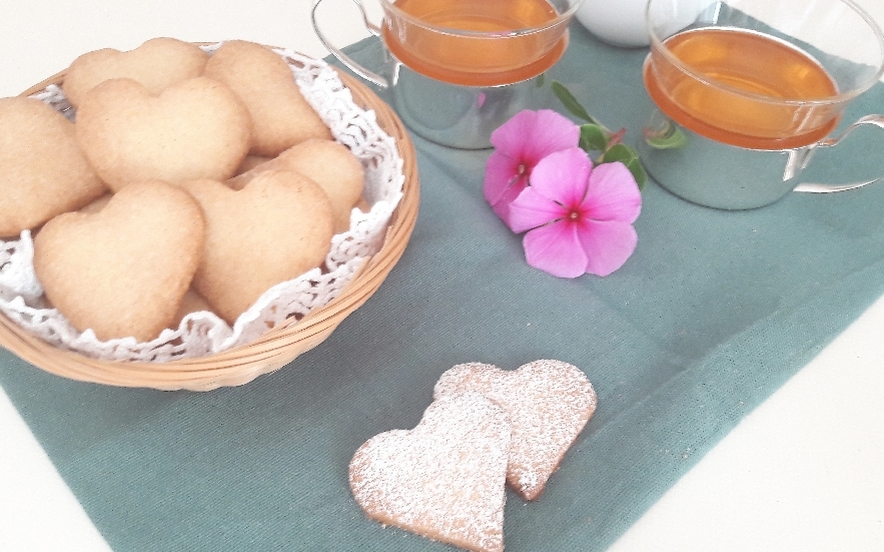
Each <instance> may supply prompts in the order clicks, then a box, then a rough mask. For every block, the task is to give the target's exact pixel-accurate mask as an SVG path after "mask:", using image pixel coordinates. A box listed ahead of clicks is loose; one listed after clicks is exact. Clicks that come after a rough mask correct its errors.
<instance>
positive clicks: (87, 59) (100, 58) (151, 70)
mask: <svg viewBox="0 0 884 552" xmlns="http://www.w3.org/2000/svg"><path fill="white" fill-rule="evenodd" d="M208 60H209V55H208V54H207V53H206V52H204V51H203V50H202V48H200V47H199V46H197V45H196V44H192V43H190V42H184V41H181V40H178V39H175V38H167V37H159V38H152V39H150V40H148V41H146V42H144V43H143V44H141V45H140V46H138V47H137V48H135V49H134V50H129V51H127V52H122V51H120V50H116V49H113V48H102V49H100V50H93V51H91V52H87V53H85V54H82V55H80V56H79V57H77V58H76V59H75V60H74V61H73V62H72V63H71V66H70V67H69V68H68V70H67V72H66V73H65V77H64V83H63V84H62V90H64V93H65V96H67V99H68V101H69V102H70V103H71V105H73V106H74V107H77V106H79V105H80V103H81V102H82V101H83V98H84V97H85V96H86V93H87V92H89V91H90V90H92V89H93V88H95V87H96V86H97V85H98V84H100V83H102V82H104V81H106V80H110V79H118V78H129V79H133V80H135V81H137V82H138V83H139V84H141V85H142V86H144V87H145V88H146V89H147V90H148V91H149V92H150V93H151V94H159V93H160V92H162V91H163V90H165V89H166V88H168V87H169V86H172V85H173V84H176V83H179V82H181V81H183V80H187V79H190V78H193V77H198V76H200V75H201V74H202V72H203V68H204V67H205V66H206V62H207V61H208Z"/></svg>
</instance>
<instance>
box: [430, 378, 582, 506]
mask: <svg viewBox="0 0 884 552" xmlns="http://www.w3.org/2000/svg"><path fill="white" fill-rule="evenodd" d="M468 390H469V391H475V392H478V393H482V394H483V395H485V396H486V397H488V398H489V399H491V400H492V401H494V402H495V403H497V404H498V405H500V407H501V408H503V409H504V410H505V411H506V412H507V414H508V415H509V419H510V423H511V424H512V429H513V434H512V441H511V443H510V452H509V467H508V468H507V482H508V483H509V484H510V486H511V487H512V488H513V489H514V490H515V491H516V492H518V493H519V494H520V495H522V496H523V497H524V498H526V499H528V500H533V499H535V498H537V497H538V496H539V495H540V493H541V492H542V491H543V488H544V486H545V485H546V482H547V480H548V479H549V477H550V475H552V473H553V472H554V471H555V470H556V469H557V468H558V466H559V463H560V462H561V460H562V458H563V457H564V456H565V453H566V452H567V451H568V448H570V446H571V444H572V443H573V442H574V440H575V439H576V438H577V435H578V434H579V433H580V432H581V431H582V430H583V427H584V426H585V425H586V423H587V422H588V421H589V419H590V418H591V417H592V415H593V413H594V412H595V408H596V394H595V391H594V390H593V388H592V385H591V384H590V382H589V379H587V377H586V375H585V374H584V373H583V372H582V371H581V370H580V369H578V368H577V367H575V366H573V365H571V364H568V363H566V362H561V361H558V360H537V361H534V362H530V363H528V364H525V365H524V366H522V367H520V368H519V369H517V370H501V369H500V368H498V367H496V366H493V365H490V364H481V363H468V364H459V365H457V366H454V367H453V368H451V369H449V370H447V371H446V372H445V373H443V374H442V376H441V377H440V378H439V381H437V382H436V387H435V389H434V391H433V396H434V397H435V398H436V399H438V398H440V397H443V396H446V395H448V394H452V393H462V392H464V391H468Z"/></svg>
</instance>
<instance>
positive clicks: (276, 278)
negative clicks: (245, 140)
mask: <svg viewBox="0 0 884 552" xmlns="http://www.w3.org/2000/svg"><path fill="white" fill-rule="evenodd" d="M183 186H184V188H185V189H186V190H187V191H189V192H190V193H191V194H193V196H194V197H195V198H196V199H197V201H199V203H200V205H201V206H202V208H203V211H204V212H205V214H206V220H207V222H208V225H207V226H208V237H207V239H206V247H205V253H204V255H203V261H202V263H201V264H200V268H199V270H198V271H197V274H196V277H195V278H194V286H195V287H196V289H197V291H199V292H200V294H202V295H203V296H204V297H205V298H206V299H207V300H208V301H209V303H211V305H212V306H213V307H214V310H215V312H217V313H218V315H219V316H221V317H222V318H224V319H225V320H226V321H227V322H228V323H230V324H233V323H234V322H235V321H236V319H237V318H238V317H239V315H240V314H242V313H243V312H244V311H245V310H247V309H248V308H249V307H250V306H252V304H253V303H254V302H255V301H256V300H257V299H258V298H259V297H260V296H261V295H262V294H263V293H264V292H265V291H267V290H268V289H270V288H271V287H272V286H274V285H276V284H279V283H282V282H284V281H287V280H291V279H293V278H295V277H297V276H300V275H301V274H303V273H304V272H307V271H308V270H310V269H312V268H316V267H319V266H321V265H322V264H323V263H324V262H325V256H326V255H327V254H328V251H329V249H330V248H331V238H332V235H333V232H332V214H331V204H330V203H329V201H328V198H327V197H326V195H325V192H323V191H322V189H321V188H320V187H319V186H317V185H316V184H314V183H313V182H312V181H310V180H309V179H307V178H305V177H303V176H301V175H299V174H297V173H293V172H288V171H265V172H263V173H261V175H259V176H257V177H256V178H255V179H254V180H252V181H251V182H249V183H248V184H247V185H246V187H245V188H243V189H242V190H238V191H237V190H233V189H231V188H230V187H228V186H226V185H225V184H223V183H221V182H217V181H212V180H197V181H193V182H188V183H185V184H184V185H183Z"/></svg>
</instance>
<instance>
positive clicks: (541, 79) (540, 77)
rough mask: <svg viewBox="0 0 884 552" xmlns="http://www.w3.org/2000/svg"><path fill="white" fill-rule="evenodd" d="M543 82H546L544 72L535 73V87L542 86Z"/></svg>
mask: <svg viewBox="0 0 884 552" xmlns="http://www.w3.org/2000/svg"><path fill="white" fill-rule="evenodd" d="M544 84H546V73H540V74H539V75H537V81H536V82H535V85H536V86H537V88H542V87H543V85H544Z"/></svg>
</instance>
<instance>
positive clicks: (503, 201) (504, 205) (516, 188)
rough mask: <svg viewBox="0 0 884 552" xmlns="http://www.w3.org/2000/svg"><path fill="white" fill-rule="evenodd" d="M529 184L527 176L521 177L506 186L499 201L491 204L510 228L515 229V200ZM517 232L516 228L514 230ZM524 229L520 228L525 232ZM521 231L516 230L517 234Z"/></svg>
mask: <svg viewBox="0 0 884 552" xmlns="http://www.w3.org/2000/svg"><path fill="white" fill-rule="evenodd" d="M527 185H528V180H527V179H525V178H519V179H518V180H516V181H515V182H513V184H512V185H511V186H509V187H508V188H506V190H505V191H504V194H503V195H502V196H501V197H500V199H499V200H498V201H497V203H495V204H493V205H492V206H491V209H492V210H493V211H494V213H495V214H496V215H497V216H498V217H499V218H500V219H501V220H502V221H503V222H504V223H505V224H506V225H507V226H508V227H509V228H510V230H513V223H512V207H513V205H512V204H513V201H515V199H516V198H518V196H519V195H520V194H521V193H522V191H524V190H525V189H526V188H525V187H526V186H527ZM513 231H514V232H515V230H513ZM523 231H524V230H520V231H519V232H523ZM519 232H516V233H517V234H518V233H519Z"/></svg>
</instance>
